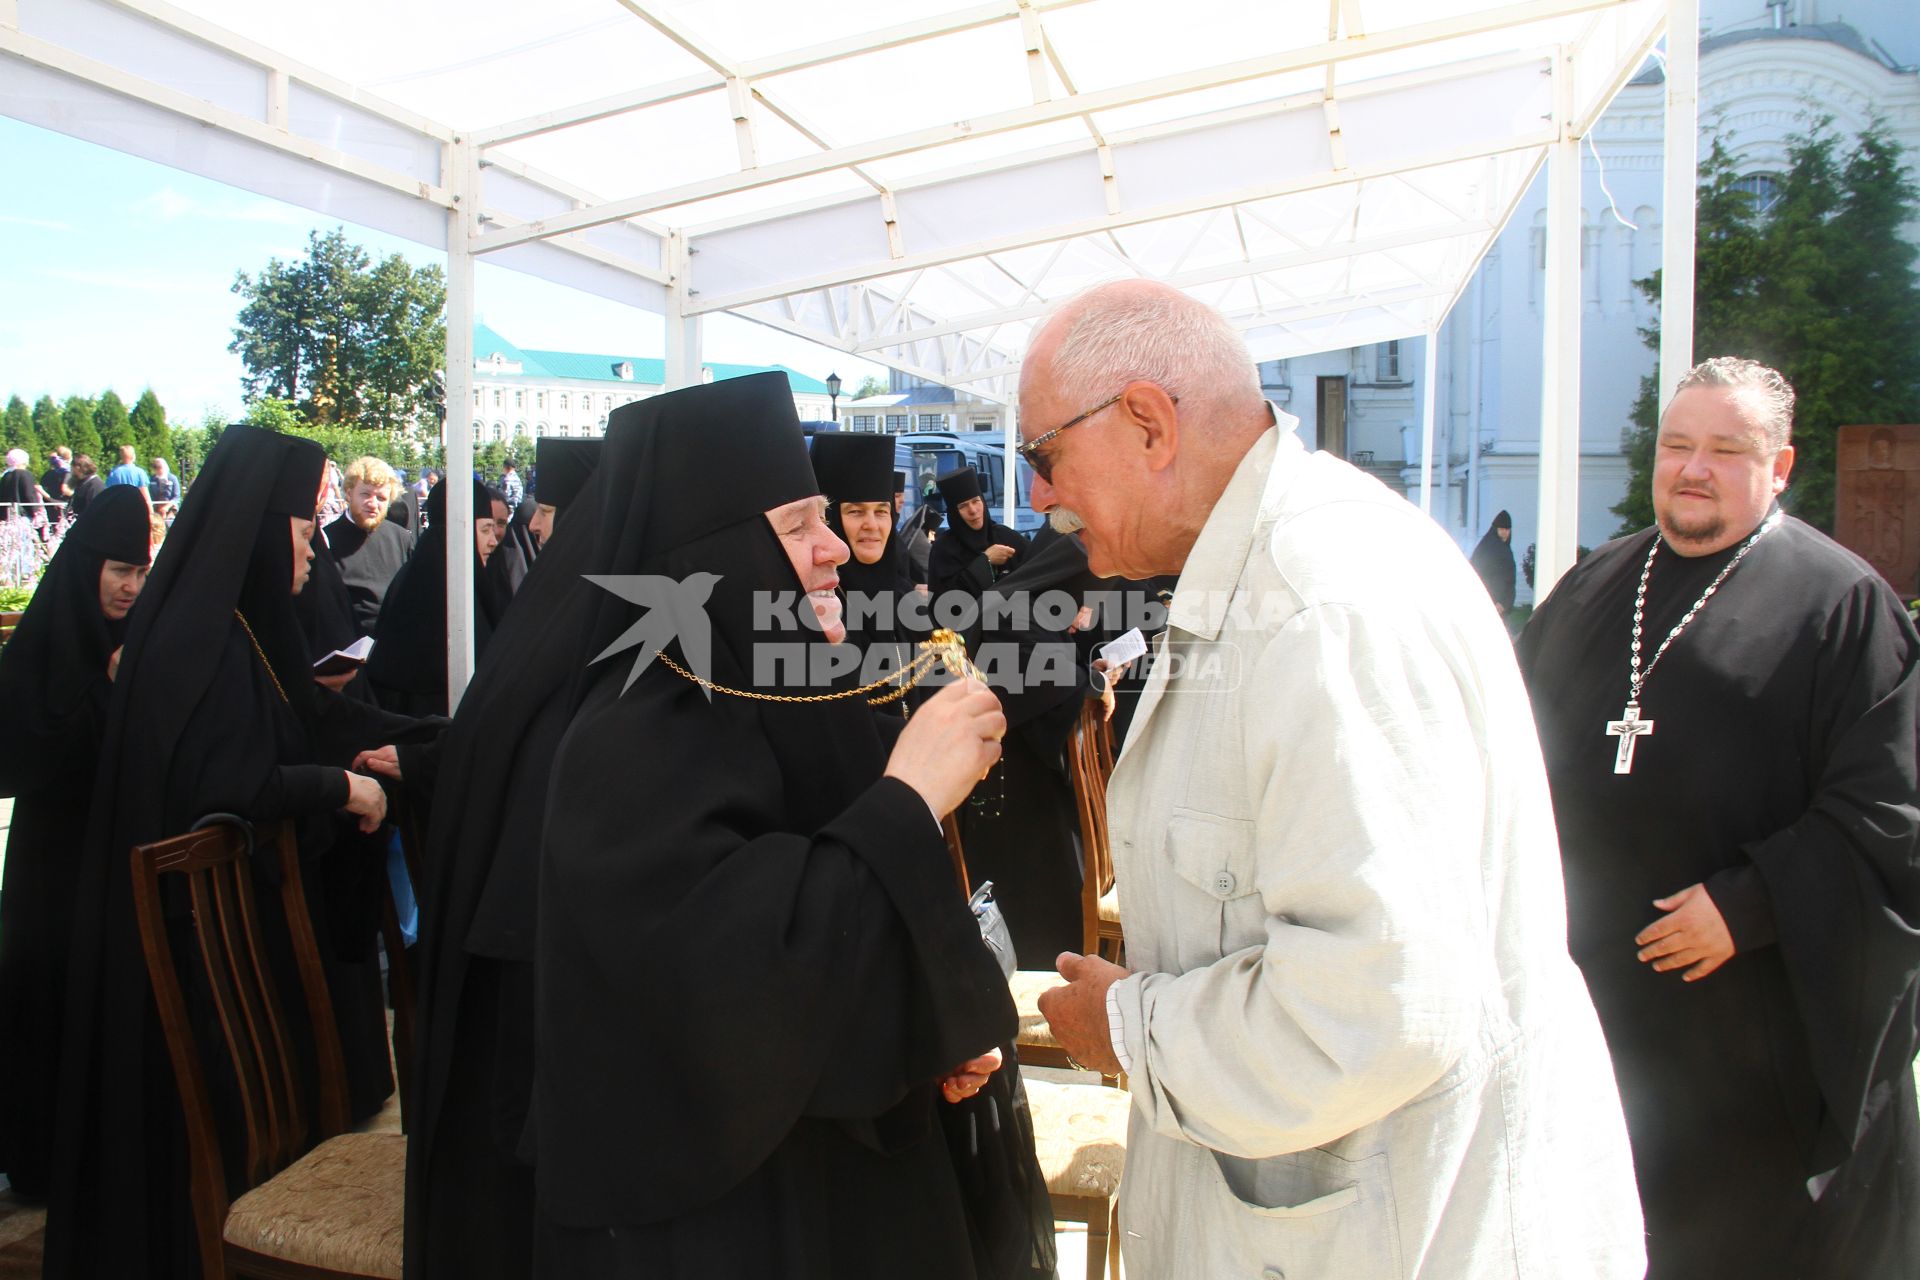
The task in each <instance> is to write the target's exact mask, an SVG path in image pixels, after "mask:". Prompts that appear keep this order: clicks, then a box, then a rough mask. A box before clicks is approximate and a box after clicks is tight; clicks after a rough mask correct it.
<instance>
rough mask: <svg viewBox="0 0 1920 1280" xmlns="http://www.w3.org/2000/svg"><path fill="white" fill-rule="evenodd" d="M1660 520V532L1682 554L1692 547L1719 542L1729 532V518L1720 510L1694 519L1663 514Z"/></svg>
mask: <svg viewBox="0 0 1920 1280" xmlns="http://www.w3.org/2000/svg"><path fill="white" fill-rule="evenodd" d="M1659 521H1660V533H1661V534H1662V536H1664V537H1665V538H1666V540H1667V543H1668V545H1670V546H1671V547H1672V548H1673V549H1674V550H1675V551H1678V552H1679V553H1680V554H1681V555H1688V554H1690V553H1691V552H1690V548H1693V547H1701V546H1706V545H1708V544H1710V543H1714V542H1717V541H1719V540H1720V539H1721V538H1723V537H1725V536H1726V532H1727V518H1726V517H1725V516H1724V515H1722V514H1720V513H1719V512H1718V511H1715V512H1711V513H1708V514H1704V515H1701V516H1698V517H1696V518H1694V519H1692V520H1685V519H1677V518H1675V517H1673V516H1667V515H1662V516H1660V517H1659Z"/></svg>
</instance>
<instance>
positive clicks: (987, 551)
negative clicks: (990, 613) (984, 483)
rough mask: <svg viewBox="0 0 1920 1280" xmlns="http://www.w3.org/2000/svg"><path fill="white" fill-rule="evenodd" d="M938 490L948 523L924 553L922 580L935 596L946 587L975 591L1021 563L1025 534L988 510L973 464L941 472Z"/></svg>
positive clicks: (1025, 552) (1024, 549)
mask: <svg viewBox="0 0 1920 1280" xmlns="http://www.w3.org/2000/svg"><path fill="white" fill-rule="evenodd" d="M940 496H941V497H942V498H944V499H945V500H946V507H947V527H946V528H945V529H942V530H941V531H940V536H939V537H937V538H935V539H934V540H933V549H932V550H931V551H929V552H928V553H927V586H928V587H929V588H930V589H931V590H932V592H933V598H934V599H935V600H936V601H937V600H939V598H940V597H941V596H942V595H943V594H944V593H946V592H948V591H964V592H966V593H967V594H968V595H970V596H975V597H977V596H979V594H980V593H981V592H982V591H985V590H986V589H987V588H988V587H990V586H992V585H993V584H994V581H995V580H996V579H999V578H1004V577H1005V576H1006V575H1008V574H1010V573H1012V572H1013V571H1014V570H1015V569H1018V568H1019V567H1020V565H1021V562H1022V561H1024V560H1025V559H1026V557H1027V552H1028V546H1027V540H1026V539H1025V538H1023V537H1021V536H1020V535H1019V534H1018V533H1016V532H1014V531H1013V530H1012V529H1009V528H1007V526H1005V525H1003V524H1000V523H998V522H996V521H995V520H994V519H993V517H992V516H991V515H990V514H989V513H988V511H987V504H986V499H985V498H983V497H982V496H981V493H980V473H979V472H977V471H975V470H974V469H973V468H972V467H962V468H961V469H960V470H958V471H953V472H949V473H948V474H946V475H944V476H941V477H940ZM976 522H977V523H976ZM996 547H1005V548H1006V550H1005V551H996V550H994V548H996Z"/></svg>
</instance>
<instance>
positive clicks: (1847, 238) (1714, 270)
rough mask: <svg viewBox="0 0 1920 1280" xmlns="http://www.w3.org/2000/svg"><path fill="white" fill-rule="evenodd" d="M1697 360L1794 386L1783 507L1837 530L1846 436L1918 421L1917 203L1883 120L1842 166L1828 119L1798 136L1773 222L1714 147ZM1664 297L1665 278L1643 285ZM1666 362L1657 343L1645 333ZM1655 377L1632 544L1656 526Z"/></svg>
mask: <svg viewBox="0 0 1920 1280" xmlns="http://www.w3.org/2000/svg"><path fill="white" fill-rule="evenodd" d="M1700 177H1701V182H1700V187H1699V201H1700V203H1699V225H1698V232H1697V236H1696V240H1695V264H1696V265H1695V294H1696V296H1695V309H1694V352H1695V354H1696V355H1698V356H1700V357H1702V358H1704V357H1707V356H1714V355H1742V356H1747V357H1749V358H1751V359H1755V360H1759V361H1761V362H1762V363H1765V364H1769V365H1772V366H1773V367H1774V368H1776V369H1778V370H1780V372H1781V373H1783V374H1784V375H1786V377H1787V380H1788V381H1789V382H1791V383H1792V384H1793V387H1794V391H1795V394H1796V397H1797V404H1796V407H1795V413H1794V433H1793V443H1794V455H1795V456H1794V467H1793V480H1792V484H1791V486H1790V487H1789V489H1788V490H1787V493H1786V495H1785V498H1784V503H1785V505H1786V506H1787V507H1788V508H1789V509H1791V510H1792V511H1793V512H1794V514H1796V515H1798V516H1800V517H1801V518H1802V519H1804V520H1806V521H1807V522H1808V523H1810V524H1813V525H1815V526H1817V527H1819V528H1821V529H1825V530H1828V531H1829V532H1830V531H1831V530H1832V527H1833V499H1834V443H1835V439H1836V435H1837V432H1838V429H1839V428H1840V427H1842V426H1845V425H1848V424H1850V423H1885V422H1911V421H1914V420H1915V419H1916V417H1917V416H1920V278H1917V277H1916V274H1915V270H1914V266H1915V260H1916V251H1915V249H1914V246H1912V245H1911V244H1909V243H1907V241H1906V240H1905V239H1904V238H1903V236H1902V234H1901V231H1902V224H1903V222H1904V220H1905V215H1906V212H1907V210H1908V209H1910V208H1911V207H1912V205H1913V202H1914V201H1915V199H1916V196H1920V189H1917V188H1916V186H1915V184H1914V181H1913V179H1912V178H1911V177H1910V176H1909V175H1908V174H1907V172H1906V170H1905V166H1904V155H1903V152H1902V149H1901V147H1900V144H1899V143H1898V142H1897V141H1895V140H1894V139H1893V138H1892V137H1891V136H1890V135H1889V133H1888V132H1887V129H1886V126H1885V125H1884V123H1883V122H1880V121H1875V122H1874V123H1873V124H1872V125H1871V126H1869V127H1868V129H1867V130H1866V132H1864V133H1863V134H1861V135H1860V136H1859V137H1858V138H1857V139H1855V140H1854V142H1853V146H1852V149H1851V151H1850V152H1848V153H1847V154H1845V155H1842V154H1841V148H1840V142H1839V140H1838V139H1837V138H1836V137H1835V136H1834V135H1833V133H1832V132H1831V129H1830V127H1829V124H1828V122H1827V121H1825V120H1821V121H1817V122H1815V123H1814V124H1813V125H1812V127H1810V128H1809V129H1808V130H1807V132H1806V133H1804V134H1801V135H1799V136H1797V137H1795V138H1794V139H1793V140H1792V141H1791V143H1790V145H1789V148H1788V164H1787V170H1786V172H1785V173H1784V174H1783V175H1782V177H1781V179H1780V191H1779V198H1778V199H1777V200H1776V201H1775V202H1774V204H1773V206H1772V208H1771V209H1769V210H1768V211H1766V212H1765V213H1764V214H1762V213H1760V212H1759V211H1757V210H1756V209H1755V208H1754V206H1753V199H1752V196H1751V195H1750V194H1749V193H1748V192H1746V191H1742V190H1740V189H1738V186H1737V184H1738V183H1739V181H1740V177H1741V175H1740V174H1739V172H1738V170H1737V168H1736V165H1735V161H1734V159H1733V157H1732V154H1731V152H1730V150H1729V149H1728V147H1727V145H1726V143H1725V142H1724V140H1722V139H1720V138H1718V137H1716V138H1715V139H1714V141H1713V145H1712V147H1711V148H1710V149H1709V152H1708V155H1707V157H1706V159H1705V160H1704V161H1703V162H1702V164H1701V167H1700ZM1635 283H1636V285H1637V286H1638V287H1639V288H1640V289H1641V290H1642V291H1643V292H1645V293H1646V294H1647V295H1648V296H1649V297H1650V298H1653V299H1656V300H1657V299H1658V297H1659V289H1660V284H1659V275H1658V273H1655V274H1654V276H1652V277H1650V278H1648V279H1646V280H1640V281H1636V282H1635ZM1642 334H1643V336H1644V337H1645V339H1646V341H1647V343H1648V345H1649V346H1651V347H1652V348H1653V349H1654V350H1655V351H1658V350H1659V342H1660V331H1659V327H1658V325H1657V324H1656V325H1654V326H1652V327H1650V328H1648V329H1646V330H1643V331H1642ZM1657 378H1658V371H1657V370H1656V371H1655V373H1654V374H1653V375H1651V376H1649V377H1647V378H1643V379H1642V380H1641V386H1640V396H1639V399H1638V400H1637V401H1636V402H1635V405H1634V411H1633V420H1634V426H1633V427H1632V428H1631V429H1630V431H1629V433H1628V437H1627V441H1626V443H1627V446H1628V463H1629V467H1630V470H1631V478H1630V480H1629V482H1628V489H1627V496H1626V497H1625V498H1624V499H1622V500H1621V502H1620V503H1619V505H1617V506H1615V507H1614V508H1613V510H1614V512H1615V513H1616V514H1618V515H1619V516H1621V517H1622V519H1623V521H1624V524H1623V526H1622V532H1626V531H1629V530H1632V529H1639V528H1645V527H1646V526H1647V525H1649V524H1651V523H1652V522H1653V501H1652V495H1651V477H1652V470H1653V442H1654V435H1655V431H1656V427H1657V419H1658V405H1657V403H1656V397H1657V394H1658V392H1657V387H1658V382H1657Z"/></svg>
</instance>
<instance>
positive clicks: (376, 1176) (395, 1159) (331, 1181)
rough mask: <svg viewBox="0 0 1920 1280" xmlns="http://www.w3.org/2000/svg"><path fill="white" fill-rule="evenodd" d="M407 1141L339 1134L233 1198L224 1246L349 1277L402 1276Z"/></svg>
mask: <svg viewBox="0 0 1920 1280" xmlns="http://www.w3.org/2000/svg"><path fill="white" fill-rule="evenodd" d="M406 1181H407V1140H406V1138H404V1137H403V1136H401V1135H400V1134H397V1133H344V1134H341V1135H340V1136H339V1137H337V1138H330V1139H328V1140H327V1141H325V1142H323V1143H321V1144H320V1145H319V1146H317V1147H315V1148H314V1149H313V1150H312V1151H309V1152H308V1153H307V1154H306V1155H304V1156H302V1157H300V1159H299V1160H296V1161H295V1162H294V1163H293V1164H291V1165H289V1166H287V1168H286V1169H284V1170H282V1171H281V1172H280V1174H279V1175H278V1176H276V1177H274V1178H272V1179H270V1180H268V1181H267V1182H264V1183H262V1184H261V1185H259V1186H257V1187H255V1188H254V1189H253V1190H251V1191H249V1192H247V1193H246V1194H245V1195H243V1196H241V1197H240V1198H239V1199H238V1200H236V1201H234V1202H233V1208H232V1210H231V1211H230V1212H229V1213H228V1214H227V1223H226V1227H225V1231H224V1234H225V1237H226V1241H227V1243H228V1244H231V1245H237V1246H238V1247H240V1248H242V1249H250V1250H252V1251H253V1252H255V1253H260V1254H265V1255H266V1256H268V1257H272V1258H281V1259H285V1260H286V1261H289V1262H299V1263H304V1264H306V1265H307V1266H310V1267H320V1268H323V1269H325V1270H329V1271H339V1272H344V1273H346V1274H347V1275H353V1276H379V1277H390V1278H391V1280H400V1257H401V1241H402V1235H403V1231H404V1228H403V1225H402V1205H403V1203H404V1201H405V1198H406Z"/></svg>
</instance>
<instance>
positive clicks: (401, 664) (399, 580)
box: [366, 480, 506, 715]
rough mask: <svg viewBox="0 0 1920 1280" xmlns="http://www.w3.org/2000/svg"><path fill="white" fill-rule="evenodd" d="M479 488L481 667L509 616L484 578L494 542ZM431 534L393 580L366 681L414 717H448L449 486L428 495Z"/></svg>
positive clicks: (477, 626) (488, 499)
mask: <svg viewBox="0 0 1920 1280" xmlns="http://www.w3.org/2000/svg"><path fill="white" fill-rule="evenodd" d="M472 484H473V525H474V530H473V539H474V550H473V652H474V658H475V661H476V662H477V661H478V660H479V659H480V657H482V656H483V655H484V654H485V653H486V651H487V645H488V644H489V643H490V642H491V641H492V639H493V629H494V627H496V626H498V625H499V623H500V618H501V616H502V615H503V614H505V612H506V601H505V600H504V599H502V598H501V596H500V594H499V591H498V589H497V588H496V586H495V584H494V582H493V580H492V579H491V578H490V577H489V576H488V574H487V571H486V562H485V561H484V560H483V559H482V557H481V550H480V549H481V547H482V546H485V547H486V548H487V550H489V551H491V550H492V549H493V548H492V545H491V544H492V543H493V542H494V541H496V536H495V533H494V528H493V526H494V520H493V497H492V495H491V494H490V493H489V492H488V490H487V487H486V486H485V485H483V484H481V483H480V482H479V481H478V480H475V481H473V482H472ZM425 515H426V519H427V528H426V532H424V533H422V534H421V535H420V540H419V542H418V543H417V544H415V546H414V551H413V555H412V556H411V557H409V558H408V560H407V563H406V565H405V566H404V567H403V568H402V569H401V570H400V573H399V576H397V577H396V578H394V580H393V586H392V587H390V588H389V589H388V591H387V598H386V601H385V602H384V603H383V604H382V605H381V606H380V620H379V622H378V623H377V624H376V625H375V627H374V632H373V640H374V643H373V656H372V657H371V658H369V659H368V660H367V669H366V678H367V679H368V680H370V681H372V683H373V688H374V692H375V693H376V694H377V695H378V696H379V699H380V705H381V706H383V707H386V708H388V709H389V710H393V711H404V712H407V713H409V714H412V715H445V714H446V711H447V482H446V481H444V480H443V481H441V482H440V483H439V484H437V485H435V486H434V487H433V491H432V492H431V493H429V494H428V495H427V502H426V508H425Z"/></svg>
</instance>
